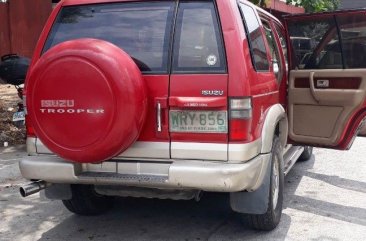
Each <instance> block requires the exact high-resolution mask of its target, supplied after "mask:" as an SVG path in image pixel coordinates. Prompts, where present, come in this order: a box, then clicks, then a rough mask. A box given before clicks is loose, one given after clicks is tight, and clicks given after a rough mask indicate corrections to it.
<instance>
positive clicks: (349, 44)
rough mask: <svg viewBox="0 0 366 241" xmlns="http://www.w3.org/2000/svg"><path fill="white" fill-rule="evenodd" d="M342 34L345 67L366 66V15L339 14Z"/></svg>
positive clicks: (338, 18)
mask: <svg viewBox="0 0 366 241" xmlns="http://www.w3.org/2000/svg"><path fill="white" fill-rule="evenodd" d="M337 22H338V24H339V28H340V33H341V35H342V50H343V54H344V61H345V63H344V65H345V66H344V67H345V68H346V69H353V68H366V15H365V14H346V15H341V16H337Z"/></svg>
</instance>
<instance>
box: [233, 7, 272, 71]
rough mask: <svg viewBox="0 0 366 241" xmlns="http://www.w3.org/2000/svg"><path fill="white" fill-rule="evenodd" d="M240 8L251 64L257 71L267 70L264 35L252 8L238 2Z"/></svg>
mask: <svg viewBox="0 0 366 241" xmlns="http://www.w3.org/2000/svg"><path fill="white" fill-rule="evenodd" d="M240 9H241V11H242V15H243V17H244V26H245V28H246V32H247V36H248V41H249V46H250V49H251V54H252V61H253V65H254V67H255V69H256V70H257V71H269V62H268V58H267V51H266V47H265V44H264V37H263V34H262V31H261V28H260V23H259V20H258V18H257V16H256V15H255V12H254V9H253V8H251V7H249V6H247V5H245V4H240Z"/></svg>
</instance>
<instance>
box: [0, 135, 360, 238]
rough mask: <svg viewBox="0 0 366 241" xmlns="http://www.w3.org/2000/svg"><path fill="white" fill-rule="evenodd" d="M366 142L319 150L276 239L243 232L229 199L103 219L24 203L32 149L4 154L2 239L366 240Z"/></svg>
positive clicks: (298, 171) (130, 205)
mask: <svg viewBox="0 0 366 241" xmlns="http://www.w3.org/2000/svg"><path fill="white" fill-rule="evenodd" d="M365 146H366V138H364V139H361V138H357V139H356V141H355V144H354V145H353V147H352V149H351V150H350V151H348V152H341V151H333V150H325V149H316V150H315V151H314V155H313V156H312V158H311V159H310V160H309V161H307V162H303V163H297V164H296V165H295V167H294V169H293V170H291V172H290V173H289V174H288V176H287V177H286V179H285V200H284V211H283V217H282V221H281V223H280V225H279V227H278V228H277V229H275V230H274V231H272V232H268V233H266V232H257V231H252V230H250V229H248V228H247V227H245V226H243V225H242V223H241V220H240V217H239V216H238V215H236V214H234V213H233V212H231V210H230V208H229V200H228V197H227V195H224V194H213V193H206V194H204V196H203V198H202V200H201V202H198V203H197V202H195V201H171V200H155V199H132V198H128V199H122V198H121V199H117V200H116V202H115V207H114V208H113V209H112V210H111V211H109V212H108V213H106V214H105V215H102V216H98V217H78V216H75V215H73V214H71V213H69V212H68V211H67V210H66V209H65V208H64V207H63V205H62V203H61V202H59V201H49V200H47V199H45V198H44V197H42V195H39V194H36V195H33V196H30V197H28V198H21V197H20V195H19V194H18V188H19V185H20V184H22V183H25V180H23V179H22V178H21V177H20V174H19V171H18V166H17V162H18V160H19V159H20V158H22V156H24V155H26V153H25V150H24V147H22V146H20V147H18V148H14V147H10V148H6V149H4V148H1V149H0V153H1V154H0V220H1V225H0V240H2V241H5V240H27V241H28V240H330V241H333V240H360V241H361V240H365V237H366V160H365V156H366V148H365Z"/></svg>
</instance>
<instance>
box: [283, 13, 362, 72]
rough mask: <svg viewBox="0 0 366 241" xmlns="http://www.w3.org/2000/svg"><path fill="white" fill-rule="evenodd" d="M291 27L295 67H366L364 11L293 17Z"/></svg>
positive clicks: (290, 21) (289, 23)
mask: <svg viewBox="0 0 366 241" xmlns="http://www.w3.org/2000/svg"><path fill="white" fill-rule="evenodd" d="M288 30H289V34H290V36H291V38H290V39H291V43H292V47H293V50H294V54H293V57H294V59H293V62H294V63H295V65H294V66H293V67H295V68H298V69H355V68H366V15H365V14H362V13H355V12H353V13H351V14H343V15H338V16H332V15H328V16H324V17H321V18H315V19H314V18H312V17H309V18H306V19H304V18H300V19H291V20H289V21H288Z"/></svg>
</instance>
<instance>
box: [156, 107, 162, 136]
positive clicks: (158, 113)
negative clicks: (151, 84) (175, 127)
mask: <svg viewBox="0 0 366 241" xmlns="http://www.w3.org/2000/svg"><path fill="white" fill-rule="evenodd" d="M156 129H157V131H158V132H161V103H160V102H158V103H157V104H156Z"/></svg>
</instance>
